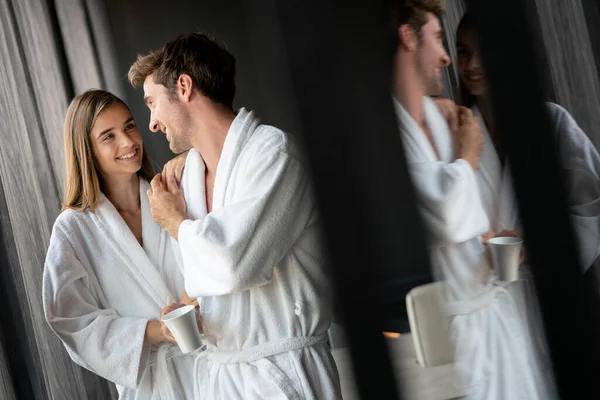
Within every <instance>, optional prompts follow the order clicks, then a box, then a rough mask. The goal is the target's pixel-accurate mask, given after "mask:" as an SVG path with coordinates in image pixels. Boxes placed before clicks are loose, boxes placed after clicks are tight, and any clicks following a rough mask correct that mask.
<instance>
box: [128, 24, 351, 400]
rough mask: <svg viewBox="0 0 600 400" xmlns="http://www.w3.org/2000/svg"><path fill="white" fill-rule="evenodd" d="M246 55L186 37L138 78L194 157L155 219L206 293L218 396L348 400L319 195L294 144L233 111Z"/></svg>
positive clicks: (155, 111)
mask: <svg viewBox="0 0 600 400" xmlns="http://www.w3.org/2000/svg"><path fill="white" fill-rule="evenodd" d="M234 77H235V59H234V57H233V56H232V55H231V54H230V53H228V52H227V51H226V50H224V49H223V48H221V47H220V46H219V45H217V44H216V43H215V42H213V41H211V40H210V39H209V38H208V37H206V36H204V35H201V34H188V35H182V36H179V37H177V38H175V39H174V40H172V41H170V42H168V43H167V44H165V46H164V47H163V48H161V49H159V50H157V51H154V52H152V53H150V54H148V55H146V56H140V57H138V60H137V61H136V63H135V64H134V65H133V66H132V67H131V69H130V71H129V80H130V82H131V83H132V85H133V86H134V87H135V86H138V85H143V87H144V100H145V102H146V104H147V105H148V107H149V109H150V112H151V115H150V129H151V130H152V131H153V132H156V131H158V130H161V131H162V132H163V133H164V134H165V135H166V137H167V140H168V141H169V144H170V148H171V150H172V151H173V152H175V153H180V152H183V151H186V150H189V154H188V155H187V159H186V164H185V170H184V173H183V178H182V181H181V188H179V187H178V185H177V183H176V181H175V178H174V177H172V176H169V177H168V178H163V176H162V175H160V174H159V175H157V176H156V178H155V179H154V180H153V181H152V189H151V190H150V191H149V193H148V195H149V197H150V202H151V207H152V215H153V217H154V219H155V220H156V221H157V222H158V223H159V224H160V225H161V226H162V227H163V228H164V229H165V230H166V231H167V232H168V233H169V234H170V235H171V236H172V237H173V238H174V239H176V240H178V242H179V247H180V250H181V260H180V262H181V264H182V268H183V272H184V277H185V287H186V291H187V293H189V295H190V296H191V297H197V298H199V299H198V301H199V304H200V312H201V315H202V325H203V329H204V339H205V341H206V343H207V347H208V349H207V372H206V374H203V376H201V377H198V378H199V379H203V380H204V383H203V386H204V392H203V393H202V398H207V399H214V400H218V399H223V400H229V399H300V398H302V399H305V398H307V399H338V398H341V394H340V385H339V377H338V374H337V370H336V367H335V363H334V361H333V358H332V356H331V353H330V350H329V348H328V346H327V344H326V342H325V341H326V332H327V329H328V328H329V325H330V323H331V318H332V298H331V297H330V293H331V291H330V288H329V285H328V279H327V271H326V266H325V262H324V255H323V251H322V250H321V243H320V239H319V234H318V233H319V224H318V217H317V209H316V204H315V200H314V198H313V195H312V193H311V188H310V181H309V177H308V174H307V171H306V168H305V165H304V162H303V160H302V158H301V156H300V154H299V152H298V149H297V148H296V146H295V145H294V142H293V140H292V138H291V137H289V136H288V135H287V134H285V133H284V132H282V131H280V130H279V129H276V128H274V127H271V126H266V125H261V124H260V122H259V120H258V118H257V117H256V115H255V114H254V112H252V111H248V110H246V109H245V108H242V109H240V110H239V111H238V112H237V113H236V112H234V111H233V106H232V103H233V98H234V94H235V82H234Z"/></svg>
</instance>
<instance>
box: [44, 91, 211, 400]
mask: <svg viewBox="0 0 600 400" xmlns="http://www.w3.org/2000/svg"><path fill="white" fill-rule="evenodd" d="M64 150H65V158H66V174H67V179H66V190H65V197H64V203H63V211H62V213H61V214H60V215H59V216H58V218H57V219H56V222H55V223H54V227H53V230H52V237H51V239H50V246H49V248H48V253H47V255H46V262H45V266H44V278H43V300H44V310H45V315H46V319H47V321H48V323H49V325H50V327H51V328H52V330H53V331H54V333H55V334H56V335H57V336H58V337H59V338H60V339H61V340H62V342H63V344H64V346H65V348H66V350H67V352H68V353H69V355H70V356H71V359H72V360H73V361H74V362H75V363H77V364H79V365H80V366H82V367H84V368H86V369H88V370H90V371H92V372H94V373H96V374H97V375H99V376H101V377H103V378H105V379H107V380H109V381H111V382H114V383H115V384H116V385H117V389H118V392H119V399H193V398H197V393H196V395H195V393H194V390H195V384H194V382H195V379H194V378H195V376H196V375H194V368H195V367H199V365H200V364H199V362H200V358H201V357H202V355H201V353H196V352H195V353H191V354H189V355H184V354H182V353H181V351H180V350H179V348H178V347H177V345H175V344H173V343H172V342H173V339H172V337H168V336H166V335H165V334H164V333H163V330H162V329H161V324H160V320H159V314H160V312H161V310H162V309H163V308H164V307H165V305H167V304H169V303H171V302H174V301H179V300H180V296H182V295H181V294H182V293H183V296H182V297H183V298H182V299H181V302H184V303H190V302H191V299H189V298H187V296H186V295H185V292H184V281H183V275H182V274H181V272H180V271H179V270H178V268H177V267H176V265H177V264H176V262H175V258H174V253H173V251H172V249H171V241H170V239H169V235H168V234H167V233H166V232H164V231H163V230H162V229H161V228H160V226H159V225H157V224H156V223H155V222H154V220H153V219H152V216H151V214H150V205H149V202H148V197H147V195H146V191H147V190H148V189H149V187H150V185H149V181H150V180H151V179H152V177H153V175H154V172H153V169H152V165H151V163H150V159H149V158H148V156H147V154H146V153H145V152H144V148H143V146H142V137H141V135H140V132H139V130H138V128H137V127H136V124H135V121H134V119H133V117H132V115H131V112H130V111H129V108H128V107H127V106H126V105H125V103H124V102H123V101H122V100H120V99H119V98H117V97H116V96H114V95H113V94H111V93H108V92H105V91H102V90H90V91H87V92H85V93H83V94H81V95H80V96H77V97H76V98H75V99H74V100H73V101H72V103H71V104H70V106H69V108H68V110H67V114H66V119H65V124H64ZM196 372H197V371H196Z"/></svg>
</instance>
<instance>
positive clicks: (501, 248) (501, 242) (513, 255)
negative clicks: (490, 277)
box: [487, 237, 523, 282]
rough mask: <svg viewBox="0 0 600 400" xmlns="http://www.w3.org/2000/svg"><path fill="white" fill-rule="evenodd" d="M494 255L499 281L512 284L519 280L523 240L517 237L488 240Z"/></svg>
mask: <svg viewBox="0 0 600 400" xmlns="http://www.w3.org/2000/svg"><path fill="white" fill-rule="evenodd" d="M487 243H488V248H489V249H490V252H491V253H492V260H493V262H494V270H495V271H496V276H497V277H498V279H499V280H501V281H505V282H512V281H516V280H518V279H519V259H520V258H521V247H522V245H523V239H521V238H517V237H496V238H492V239H490V240H488V242H487Z"/></svg>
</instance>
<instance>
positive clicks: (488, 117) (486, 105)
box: [476, 95, 495, 134]
mask: <svg viewBox="0 0 600 400" xmlns="http://www.w3.org/2000/svg"><path fill="white" fill-rule="evenodd" d="M476 103H477V107H479V111H480V112H481V116H482V117H483V122H484V123H485V126H486V127H487V129H488V131H490V134H491V132H493V131H494V130H495V129H494V127H495V124H494V111H493V110H492V101H491V99H490V97H489V96H487V95H482V96H478V97H477V100H476Z"/></svg>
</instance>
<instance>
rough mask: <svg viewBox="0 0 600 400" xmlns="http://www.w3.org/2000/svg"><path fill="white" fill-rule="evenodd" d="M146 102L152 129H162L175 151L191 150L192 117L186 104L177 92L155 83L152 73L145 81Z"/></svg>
mask: <svg viewBox="0 0 600 400" xmlns="http://www.w3.org/2000/svg"><path fill="white" fill-rule="evenodd" d="M144 102H145V103H146V105H147V106H148V108H149V109H150V130H151V131H152V132H158V131H159V130H160V131H162V132H163V133H164V134H165V135H166V137H167V140H168V141H169V147H170V149H171V151H172V152H173V153H181V152H184V151H186V150H189V149H190V148H191V147H192V145H191V143H190V132H189V131H190V129H191V125H190V123H191V118H190V115H189V112H188V111H187V109H186V108H185V107H184V105H183V104H182V103H181V102H180V101H179V100H178V99H177V93H175V92H173V93H171V92H169V90H168V89H167V88H166V87H165V86H163V85H160V84H156V83H154V79H153V76H152V75H149V76H147V77H146V80H145V81H144Z"/></svg>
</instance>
